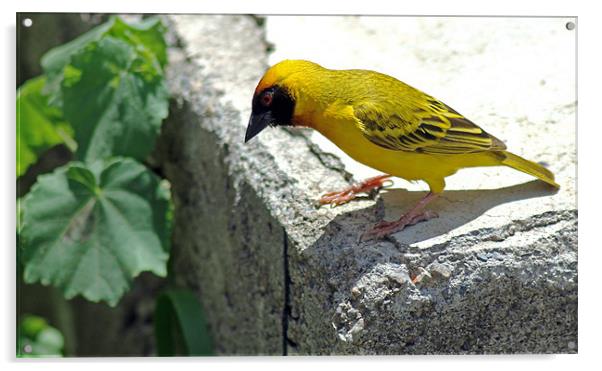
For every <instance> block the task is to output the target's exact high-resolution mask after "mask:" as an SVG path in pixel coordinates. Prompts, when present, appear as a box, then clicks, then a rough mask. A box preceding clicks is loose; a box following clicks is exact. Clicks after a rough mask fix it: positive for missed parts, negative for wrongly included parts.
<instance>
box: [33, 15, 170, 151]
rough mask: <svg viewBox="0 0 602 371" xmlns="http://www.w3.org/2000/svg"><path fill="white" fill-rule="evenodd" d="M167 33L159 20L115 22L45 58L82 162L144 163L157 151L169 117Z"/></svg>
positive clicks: (50, 87)
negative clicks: (121, 159) (115, 158)
mask: <svg viewBox="0 0 602 371" xmlns="http://www.w3.org/2000/svg"><path fill="white" fill-rule="evenodd" d="M164 32H165V27H164V26H163V24H162V23H161V22H160V21H159V20H158V19H149V20H145V21H143V22H141V23H140V24H138V25H128V24H126V23H125V22H123V21H122V20H120V19H119V18H116V17H114V18H111V20H110V21H109V22H107V23H105V24H104V25H102V26H99V27H97V28H95V29H93V30H91V31H89V32H88V33H86V34H84V35H82V36H81V37H79V38H78V39H76V40H74V41H72V42H70V43H68V44H66V45H63V46H60V47H58V48H55V49H52V50H51V51H49V52H48V53H47V54H46V55H45V56H44V58H43V59H42V66H43V67H44V70H45V72H46V74H47V75H48V76H49V83H48V92H49V93H50V94H51V97H52V99H51V104H53V105H56V106H58V107H61V108H62V110H63V112H64V116H65V118H66V119H67V120H68V121H69V122H70V123H71V124H72V125H73V127H74V129H75V135H76V140H77V142H78V149H77V152H76V157H77V158H78V159H81V160H85V161H93V160H97V159H101V158H106V157H110V156H129V157H134V158H136V159H138V160H143V159H144V158H145V157H146V156H147V155H148V154H149V152H150V151H151V150H152V148H153V147H154V144H155V139H156V137H157V135H158V134H159V130H160V127H161V122H162V120H163V119H164V118H165V117H167V113H168V99H169V95H168V91H167V87H166V84H165V81H164V76H163V68H164V66H165V65H166V63H167V46H166V42H165V39H164V37H163V34H164Z"/></svg>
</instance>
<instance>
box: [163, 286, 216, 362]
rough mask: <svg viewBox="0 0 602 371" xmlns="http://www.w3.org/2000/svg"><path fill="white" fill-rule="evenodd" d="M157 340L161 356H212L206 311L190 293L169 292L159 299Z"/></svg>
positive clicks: (182, 291) (186, 291)
mask: <svg viewBox="0 0 602 371" xmlns="http://www.w3.org/2000/svg"><path fill="white" fill-rule="evenodd" d="M155 339H156V342H157V354H158V355H159V356H174V355H180V354H182V355H190V356H209V355H213V346H212V343H211V338H210V336H209V332H208V331H207V323H206V321H205V316H204V314H203V309H202V308H201V305H200V303H199V301H198V300H197V298H196V297H195V296H194V295H193V294H192V293H191V292H190V291H188V290H183V289H172V290H167V291H166V292H164V293H163V294H162V295H161V296H159V297H158V298H157V303H156V306H155Z"/></svg>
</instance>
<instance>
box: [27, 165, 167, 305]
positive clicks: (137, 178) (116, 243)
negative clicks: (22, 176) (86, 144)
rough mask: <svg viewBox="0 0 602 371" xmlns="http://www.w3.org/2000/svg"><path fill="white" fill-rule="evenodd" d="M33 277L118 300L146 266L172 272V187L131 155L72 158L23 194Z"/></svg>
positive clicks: (69, 291) (94, 297)
mask: <svg viewBox="0 0 602 371" xmlns="http://www.w3.org/2000/svg"><path fill="white" fill-rule="evenodd" d="M23 208H24V210H25V213H24V214H23V224H22V226H21V236H22V241H21V244H22V246H23V248H24V249H23V252H22V259H23V261H24V263H25V269H24V280H25V282H27V283H33V282H38V281H39V282H41V283H42V284H44V285H48V284H52V285H54V286H56V287H59V288H61V289H62V290H63V293H64V295H65V297H66V298H72V297H74V296H75V295H78V294H81V295H83V296H84V297H85V298H86V299H88V300H90V301H94V302H96V301H99V300H104V301H106V302H108V303H109V304H110V305H115V304H116V303H117V301H118V300H119V299H120V298H121V296H122V295H123V293H124V292H125V291H126V290H127V289H128V288H129V286H130V282H131V280H132V278H134V277H136V276H137V275H138V274H139V273H140V272H142V271H151V272H153V273H155V274H157V275H159V276H165V275H166V268H165V265H166V262H167V259H168V252H167V246H168V236H169V232H170V226H169V224H168V219H167V215H168V211H169V192H168V190H167V189H166V188H165V187H164V186H162V185H161V183H160V180H159V178H157V177H156V176H155V175H154V174H153V173H152V172H151V171H149V170H148V169H147V168H146V167H144V166H143V165H141V164H139V163H137V162H136V161H135V160H132V159H120V158H117V159H112V160H108V161H96V162H94V163H92V164H90V165H86V164H83V163H77V162H73V163H70V164H68V165H66V166H64V167H61V168H59V169H57V170H56V171H55V172H54V173H52V174H48V175H44V176H41V177H39V179H38V182H37V183H36V184H35V185H34V187H33V188H32V190H31V191H30V192H29V193H28V194H27V195H26V196H25V198H24V200H23Z"/></svg>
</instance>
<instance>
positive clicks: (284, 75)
mask: <svg viewBox="0 0 602 371" xmlns="http://www.w3.org/2000/svg"><path fill="white" fill-rule="evenodd" d="M315 68H322V67H321V66H320V65H319V64H316V63H314V62H310V61H304V60H289V59H285V60H283V61H281V62H278V63H276V64H275V65H273V66H272V67H270V69H268V70H267V71H266V73H265V74H264V75H263V77H262V78H261V80H260V81H259V84H257V88H255V94H258V93H260V92H261V91H263V90H264V89H265V88H269V87H271V86H274V85H281V84H283V82H284V80H286V79H288V78H289V77H290V76H291V75H292V74H294V73H297V72H302V71H304V70H307V69H315Z"/></svg>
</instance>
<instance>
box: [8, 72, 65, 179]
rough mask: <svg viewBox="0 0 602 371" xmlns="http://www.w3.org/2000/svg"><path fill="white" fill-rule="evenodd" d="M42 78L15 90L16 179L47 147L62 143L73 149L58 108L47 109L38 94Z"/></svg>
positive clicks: (42, 82) (46, 105) (44, 99)
mask: <svg viewBox="0 0 602 371" xmlns="http://www.w3.org/2000/svg"><path fill="white" fill-rule="evenodd" d="M45 82H46V78H45V77H44V76H40V77H36V78H34V79H31V80H29V81H27V82H26V83H25V84H23V86H21V87H20V88H19V89H18V90H17V176H21V175H23V174H24V173H25V171H26V170H27V168H28V167H29V166H31V165H32V164H34V163H36V162H37V161H38V157H39V156H40V155H42V154H43V153H44V152H45V151H46V150H48V149H50V148H51V147H53V146H55V145H57V144H60V143H65V144H67V145H68V146H69V147H70V148H71V149H72V150H73V149H75V148H74V147H75V142H73V140H72V139H71V138H72V137H73V129H72V128H71V126H70V125H69V124H68V123H67V122H66V121H65V120H64V119H63V117H62V113H61V110H60V109H57V108H55V107H50V106H48V99H47V97H46V96H44V95H43V94H42V88H43V87H44V84H45Z"/></svg>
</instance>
